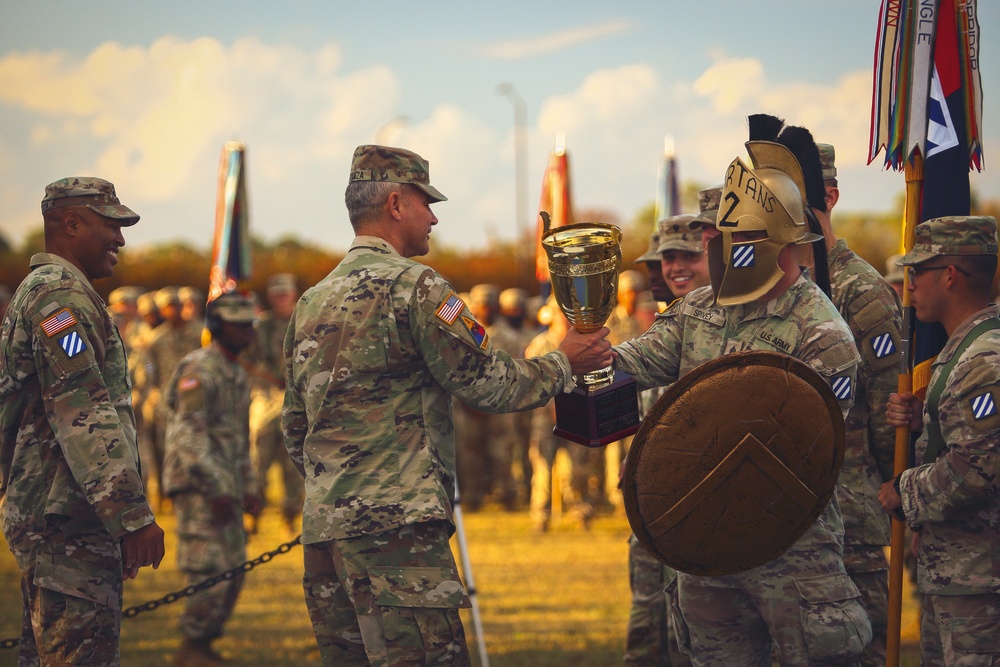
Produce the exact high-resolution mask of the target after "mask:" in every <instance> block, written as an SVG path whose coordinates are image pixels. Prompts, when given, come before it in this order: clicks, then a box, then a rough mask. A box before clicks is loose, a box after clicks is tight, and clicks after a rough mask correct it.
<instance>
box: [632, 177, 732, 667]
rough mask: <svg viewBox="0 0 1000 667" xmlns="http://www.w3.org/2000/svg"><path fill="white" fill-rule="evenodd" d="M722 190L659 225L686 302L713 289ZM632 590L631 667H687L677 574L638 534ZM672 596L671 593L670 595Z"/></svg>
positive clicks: (673, 287)
mask: <svg viewBox="0 0 1000 667" xmlns="http://www.w3.org/2000/svg"><path fill="white" fill-rule="evenodd" d="M721 193H722V188H721V187H718V188H711V189H708V190H703V191H702V192H701V193H699V202H700V206H701V212H700V213H699V214H698V215H697V216H694V215H676V216H670V217H667V218H664V219H663V220H660V222H659V223H658V224H657V233H656V239H657V245H656V248H655V251H656V256H657V257H659V258H660V262H659V264H658V265H657V269H658V270H660V271H661V277H662V279H663V284H664V286H668V285H669V290H670V294H671V297H672V298H677V299H681V298H683V297H685V296H687V295H688V294H690V293H691V292H693V291H694V290H695V289H696V288H698V287H705V286H707V285H708V284H709V282H710V281H709V277H708V257H707V256H706V254H705V249H704V248H703V247H702V245H701V238H702V232H701V227H702V224H707V225H710V226H713V227H714V226H715V218H716V213H717V212H718V208H719V195H720V194H721ZM665 389H666V388H665V387H653V388H651V389H647V390H646V391H643V392H641V393H640V395H639V401H640V410H641V412H642V414H643V415H645V414H647V413H648V412H649V410H650V409H652V407H653V404H654V403H655V402H656V400H657V399H658V398H659V397H660V396H661V395H662V394H663V392H664V390H665ZM628 546H629V551H628V564H629V565H628V570H629V588H630V589H631V591H632V608H631V610H630V612H629V619H628V632H627V635H626V638H625V664H626V665H650V666H651V667H652V666H656V665H662V666H664V667H665V666H668V665H669V666H670V667H683V666H685V665H690V664H691V661H690V659H689V658H688V657H687V656H686V655H684V654H683V653H681V651H680V649H679V648H678V646H677V635H676V633H675V632H674V631H673V628H672V625H671V621H670V613H669V610H670V604H671V600H670V599H668V596H669V595H672V596H673V597H674V600H673V603H674V604H676V602H677V601H676V597H677V587H676V586H675V585H674V581H675V580H676V578H677V572H675V571H674V570H673V568H670V567H668V566H666V565H664V564H663V563H661V562H660V561H659V560H658V559H657V558H656V557H654V556H653V555H652V554H651V553H649V550H647V549H646V548H645V547H644V546H642V544H641V543H640V542H639V539H638V538H637V537H636V536H635V534H633V535H631V536H630V538H629V545H628ZM668 590H669V591H670V592H669V593H667V591H668Z"/></svg>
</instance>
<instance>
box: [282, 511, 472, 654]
mask: <svg viewBox="0 0 1000 667" xmlns="http://www.w3.org/2000/svg"><path fill="white" fill-rule="evenodd" d="M449 532H450V531H449V527H448V524H447V523H445V522H443V521H434V522H429V523H419V524H413V525H409V526H404V527H403V528H399V529H396V530H391V531H388V532H385V533H380V534H378V535H365V536H362V537H355V538H349V539H343V540H331V541H329V542H319V543H316V544H305V545H303V551H304V560H305V575H304V576H303V578H302V587H303V589H304V590H305V598H306V607H307V608H308V609H309V618H310V620H311V621H312V626H313V631H314V632H315V633H316V642H317V644H318V645H319V652H320V656H321V657H322V659H323V664H324V665H326V667H334V666H336V667H354V666H355V665H357V666H361V665H372V667H389V666H392V667H407V666H409V665H470V664H471V661H470V656H469V647H468V645H467V644H466V639H465V629H464V628H463V627H462V621H461V618H460V617H459V614H458V610H459V608H461V607H468V606H470V604H469V598H468V596H466V594H465V588H464V586H463V585H462V581H461V579H460V578H459V575H458V568H457V566H456V565H455V558H454V556H453V555H452V552H451V547H450V546H449V543H448V537H449Z"/></svg>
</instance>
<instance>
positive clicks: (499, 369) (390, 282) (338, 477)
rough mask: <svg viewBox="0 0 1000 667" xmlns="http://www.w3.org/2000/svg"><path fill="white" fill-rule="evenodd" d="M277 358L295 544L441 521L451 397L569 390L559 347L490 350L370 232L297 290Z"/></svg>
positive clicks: (479, 401)
mask: <svg viewBox="0 0 1000 667" xmlns="http://www.w3.org/2000/svg"><path fill="white" fill-rule="evenodd" d="M285 359H286V365H287V377H288V387H287V389H286V391H285V404H284V411H283V415H282V419H283V427H284V431H285V445H286V447H287V448H288V452H289V455H290V456H291V459H292V461H293V463H294V464H295V465H296V467H298V469H299V471H300V472H301V473H302V474H303V475H304V476H305V482H306V501H305V507H304V511H303V527H302V541H303V543H306V544H309V543H314V542H321V541H327V540H331V539H342V538H345V537H352V536H357V535H364V534H378V533H381V532H383V531H386V530H390V529H394V528H398V527H400V526H403V525H406V524H411V523H417V522H421V521H430V520H441V519H444V520H448V521H453V518H452V499H453V498H454V495H455V432H454V426H453V424H452V413H451V397H450V394H454V395H455V396H457V397H459V398H460V399H461V400H462V401H464V402H465V403H467V404H469V405H472V406H474V407H476V408H477V409H480V410H485V411H488V412H501V411H508V410H523V409H527V408H531V407H535V406H538V405H543V404H544V403H545V402H546V401H548V400H549V399H550V398H551V397H552V396H554V395H556V394H557V393H559V392H562V391H569V390H571V389H572V387H573V379H572V371H571V370H570V366H569V361H568V360H567V358H566V356H565V355H564V354H562V353H558V352H556V353H552V354H549V355H546V356H545V357H541V358H538V359H531V360H523V359H521V360H513V359H511V357H510V355H508V354H507V353H505V352H502V351H496V350H494V348H493V346H492V344H491V342H490V340H489V337H488V336H487V335H486V332H485V330H484V329H483V327H482V326H481V325H480V324H479V323H477V322H476V321H475V319H474V318H473V317H472V314H471V313H470V312H469V310H468V308H467V307H465V305H464V304H463V303H462V301H461V300H460V299H459V298H458V296H457V294H455V291H454V289H453V288H452V287H451V285H449V284H448V283H447V282H446V281H445V280H444V279H443V278H442V277H441V276H440V275H439V274H438V273H437V272H435V271H434V270H433V269H430V268H428V267H426V266H424V265H422V264H419V263H417V262H415V261H413V260H410V259H406V258H403V257H401V256H400V255H399V254H398V253H397V252H396V251H395V250H394V249H393V248H392V246H391V245H389V244H388V243H386V242H385V241H384V240H382V239H379V238H376V237H371V236H359V237H357V238H356V239H355V240H354V243H353V245H352V247H351V250H350V251H349V252H348V254H347V256H346V257H345V258H344V260H343V261H342V262H341V263H340V265H339V266H337V268H335V269H334V270H333V271H332V272H331V273H330V274H329V275H328V276H327V277H326V278H324V279H323V280H322V281H321V282H320V283H319V284H318V285H316V286H315V287H313V288H311V289H310V290H308V291H307V292H306V293H305V294H303V296H302V298H301V299H299V302H298V304H297V305H296V308H295V313H294V314H293V316H292V322H291V324H290V325H289V327H288V334H287V336H286V338H285Z"/></svg>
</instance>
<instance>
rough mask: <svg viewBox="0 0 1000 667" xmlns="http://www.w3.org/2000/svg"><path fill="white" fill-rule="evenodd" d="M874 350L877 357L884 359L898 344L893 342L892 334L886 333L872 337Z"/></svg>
mask: <svg viewBox="0 0 1000 667" xmlns="http://www.w3.org/2000/svg"><path fill="white" fill-rule="evenodd" d="M871 343H872V351H873V352H874V353H875V358H876V359H883V358H885V357H888V356H889V355H890V354H892V353H893V352H895V351H896V344H895V343H894V342H892V334H889V333H884V334H881V335H880V336H875V337H874V338H872V339H871Z"/></svg>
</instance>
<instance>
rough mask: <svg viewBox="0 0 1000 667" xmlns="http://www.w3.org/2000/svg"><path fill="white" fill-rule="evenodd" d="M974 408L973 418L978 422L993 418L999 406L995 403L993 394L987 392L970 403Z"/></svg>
mask: <svg viewBox="0 0 1000 667" xmlns="http://www.w3.org/2000/svg"><path fill="white" fill-rule="evenodd" d="M969 405H971V406H972V416H973V417H975V419H976V420H980V419H985V418H987V417H992V416H993V415H995V414H996V413H997V404H996V403H995V402H994V401H993V394H992V393H990V392H988V391H987V392H985V393H983V394H980V395H979V396H976V397H975V398H973V399H972V400H970V401H969Z"/></svg>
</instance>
